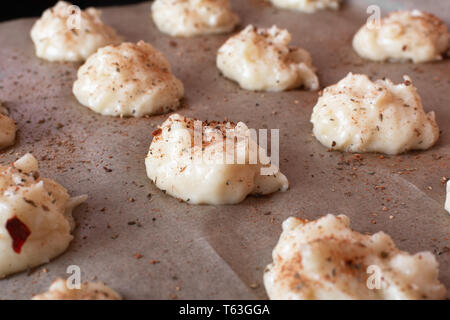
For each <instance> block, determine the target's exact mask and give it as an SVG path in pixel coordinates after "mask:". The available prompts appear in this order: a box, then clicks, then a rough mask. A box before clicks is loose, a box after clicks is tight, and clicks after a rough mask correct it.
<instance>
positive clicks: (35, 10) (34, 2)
mask: <svg viewBox="0 0 450 320" xmlns="http://www.w3.org/2000/svg"><path fill="white" fill-rule="evenodd" d="M143 1H144V0H79V1H76V0H73V1H70V0H68V2H70V3H72V4H75V5H77V6H79V7H80V8H82V9H84V8H86V7H101V6H112V5H127V4H131V3H138V2H143ZM57 2H58V0H52V1H50V0H27V1H25V0H7V1H2V8H1V10H0V21H5V20H10V19H17V18H25V17H38V16H40V15H41V14H42V12H43V11H44V10H45V9H47V8H49V7H52V6H54V5H55V3H57Z"/></svg>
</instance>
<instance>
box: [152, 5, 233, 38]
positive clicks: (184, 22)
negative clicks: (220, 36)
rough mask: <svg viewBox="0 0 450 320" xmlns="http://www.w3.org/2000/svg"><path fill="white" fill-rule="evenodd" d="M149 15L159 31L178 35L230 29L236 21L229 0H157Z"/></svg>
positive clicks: (194, 34)
mask: <svg viewBox="0 0 450 320" xmlns="http://www.w3.org/2000/svg"><path fill="white" fill-rule="evenodd" d="M152 17H153V21H154V22H155V24H156V26H157V27H158V29H159V30H160V31H161V32H164V33H167V34H169V35H171V36H177V37H193V36H199V35H207V34H217V33H225V32H230V31H232V30H233V29H234V27H235V26H236V24H237V23H238V22H239V18H238V16H237V15H236V14H235V13H234V12H233V11H232V9H231V6H230V2H229V0H156V1H154V2H153V4H152Z"/></svg>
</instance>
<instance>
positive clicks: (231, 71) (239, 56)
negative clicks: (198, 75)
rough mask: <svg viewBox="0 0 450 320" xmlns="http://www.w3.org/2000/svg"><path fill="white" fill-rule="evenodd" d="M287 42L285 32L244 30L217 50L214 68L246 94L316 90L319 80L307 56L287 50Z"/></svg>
mask: <svg viewBox="0 0 450 320" xmlns="http://www.w3.org/2000/svg"><path fill="white" fill-rule="evenodd" d="M290 41H291V35H290V33H289V32H288V31H287V30H285V29H279V28H278V27H276V26H272V27H271V28H270V29H260V28H256V27H254V26H252V25H250V26H247V27H246V28H245V29H244V30H243V31H241V32H240V33H238V34H237V35H235V36H232V37H231V38H230V39H228V40H227V41H226V42H225V44H223V45H222V47H220V49H219V52H218V54H217V67H218V68H219V70H220V71H221V72H222V73H223V75H224V76H225V77H227V78H229V79H231V80H234V81H236V82H238V83H239V85H240V86H241V87H242V88H244V89H246V90H255V91H283V90H289V89H294V88H297V87H301V86H303V87H304V88H305V89H307V90H318V89H319V79H318V77H317V75H316V73H315V72H316V69H315V68H314V66H313V65H312V59H311V56H310V54H309V53H308V52H307V51H306V50H304V49H301V48H292V47H289V46H288V44H289V42H290Z"/></svg>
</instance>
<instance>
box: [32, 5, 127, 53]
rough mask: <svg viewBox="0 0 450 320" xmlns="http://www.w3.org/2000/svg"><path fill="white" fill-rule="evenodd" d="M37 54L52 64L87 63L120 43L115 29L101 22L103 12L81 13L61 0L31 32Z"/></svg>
mask: <svg viewBox="0 0 450 320" xmlns="http://www.w3.org/2000/svg"><path fill="white" fill-rule="evenodd" d="M31 39H32V40H33V42H34V45H35V49H36V55H37V56H38V57H39V58H42V59H45V60H49V61H83V60H86V59H87V58H88V57H89V56H90V55H91V54H93V53H94V52H95V51H97V49H98V48H101V47H104V46H106V45H109V44H117V43H120V41H121V38H120V37H119V36H118V35H117V34H116V32H115V31H114V29H112V28H111V27H109V26H107V25H105V24H104V23H103V22H102V21H101V19H100V11H98V10H96V9H94V8H88V9H86V10H84V11H82V10H81V11H80V10H79V9H78V8H76V7H75V6H73V5H72V4H70V3H68V2H65V1H59V2H58V3H57V4H56V5H55V6H54V7H53V8H50V9H47V10H45V11H44V13H43V14H42V17H41V18H39V19H38V20H37V21H36V23H35V24H34V25H33V28H32V29H31Z"/></svg>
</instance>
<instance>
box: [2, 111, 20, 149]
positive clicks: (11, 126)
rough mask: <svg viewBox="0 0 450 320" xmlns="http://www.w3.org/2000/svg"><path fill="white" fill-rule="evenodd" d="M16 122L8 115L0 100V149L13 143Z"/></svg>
mask: <svg viewBox="0 0 450 320" xmlns="http://www.w3.org/2000/svg"><path fill="white" fill-rule="evenodd" d="M16 130H17V128H16V123H15V122H14V120H13V119H11V118H10V117H9V116H8V110H7V109H6V108H5V107H3V106H2V104H1V102H0V149H3V148H6V147H9V146H11V145H13V144H14V140H15V139H16Z"/></svg>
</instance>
